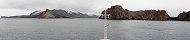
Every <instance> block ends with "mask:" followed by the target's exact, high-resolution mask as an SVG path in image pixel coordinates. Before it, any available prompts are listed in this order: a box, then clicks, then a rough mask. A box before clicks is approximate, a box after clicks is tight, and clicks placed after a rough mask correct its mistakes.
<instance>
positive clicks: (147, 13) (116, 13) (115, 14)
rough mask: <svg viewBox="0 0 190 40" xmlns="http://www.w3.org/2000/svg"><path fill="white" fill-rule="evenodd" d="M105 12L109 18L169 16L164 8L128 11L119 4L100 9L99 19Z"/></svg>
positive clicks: (162, 17)
mask: <svg viewBox="0 0 190 40" xmlns="http://www.w3.org/2000/svg"><path fill="white" fill-rule="evenodd" d="M105 12H106V13H107V19H111V20H168V19H169V18H170V16H169V15H168V14H167V13H166V11H165V10H140V11H129V10H127V9H123V8H122V7H121V6H120V5H115V6H112V7H111V8H108V9H107V10H104V11H102V13H101V16H100V17H99V18H100V19H104V13H105Z"/></svg>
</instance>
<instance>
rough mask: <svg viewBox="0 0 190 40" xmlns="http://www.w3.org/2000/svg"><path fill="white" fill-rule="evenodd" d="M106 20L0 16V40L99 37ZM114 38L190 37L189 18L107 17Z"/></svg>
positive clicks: (91, 39) (176, 39) (162, 39)
mask: <svg viewBox="0 0 190 40" xmlns="http://www.w3.org/2000/svg"><path fill="white" fill-rule="evenodd" d="M103 23H104V20H101V19H96V18H73V19H33V18H30V19H29V18H28V19H27V18H13V19H7V18H1V19H0V40H100V39H102V38H103V28H104V26H103ZM108 24H109V26H108V38H109V39H112V40H190V31H189V30H190V22H188V21H146V20H108Z"/></svg>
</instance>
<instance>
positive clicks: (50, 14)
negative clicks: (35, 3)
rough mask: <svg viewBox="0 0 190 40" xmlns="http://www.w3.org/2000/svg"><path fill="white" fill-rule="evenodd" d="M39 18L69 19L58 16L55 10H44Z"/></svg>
mask: <svg viewBox="0 0 190 40" xmlns="http://www.w3.org/2000/svg"><path fill="white" fill-rule="evenodd" d="M39 18H69V17H66V16H61V15H58V13H57V12H56V10H48V9H46V11H43V12H41V13H40V14H39Z"/></svg>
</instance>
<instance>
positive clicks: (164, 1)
mask: <svg viewBox="0 0 190 40" xmlns="http://www.w3.org/2000/svg"><path fill="white" fill-rule="evenodd" d="M188 4H190V0H0V16H14V15H28V14H30V13H32V12H34V11H44V10H45V9H63V10H67V11H74V12H82V13H87V14H97V15H99V14H100V13H101V12H102V10H105V9H107V8H109V7H111V6H114V5H121V6H122V7H123V8H124V9H128V10H131V11H138V10H150V9H155V10H166V11H167V13H168V14H169V15H170V16H172V17H175V16H178V14H179V13H181V12H183V11H185V12H187V11H190V5H188Z"/></svg>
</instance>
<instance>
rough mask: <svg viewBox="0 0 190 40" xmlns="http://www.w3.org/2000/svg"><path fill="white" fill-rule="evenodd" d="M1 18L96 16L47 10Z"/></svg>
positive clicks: (94, 16) (93, 16)
mask: <svg viewBox="0 0 190 40" xmlns="http://www.w3.org/2000/svg"><path fill="white" fill-rule="evenodd" d="M1 18H98V16H97V15H88V14H84V13H80V12H71V11H65V10H61V9H60V10H56V9H54V10H49V9H46V10H45V11H35V12H32V13H31V14H30V15H20V16H1Z"/></svg>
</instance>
